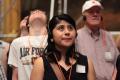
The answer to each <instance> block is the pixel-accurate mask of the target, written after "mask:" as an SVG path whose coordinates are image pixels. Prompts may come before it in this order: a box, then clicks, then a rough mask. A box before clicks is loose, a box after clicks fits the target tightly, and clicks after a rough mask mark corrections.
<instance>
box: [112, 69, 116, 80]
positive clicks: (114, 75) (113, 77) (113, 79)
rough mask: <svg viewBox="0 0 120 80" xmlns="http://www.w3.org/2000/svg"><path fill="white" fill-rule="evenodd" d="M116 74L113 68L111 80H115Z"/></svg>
mask: <svg viewBox="0 0 120 80" xmlns="http://www.w3.org/2000/svg"><path fill="white" fill-rule="evenodd" d="M116 74H117V70H116V68H115V69H114V71H113V75H112V80H115V78H116Z"/></svg>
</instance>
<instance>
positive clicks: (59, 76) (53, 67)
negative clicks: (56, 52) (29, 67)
mask: <svg viewBox="0 0 120 80" xmlns="http://www.w3.org/2000/svg"><path fill="white" fill-rule="evenodd" d="M50 65H51V67H52V69H53V71H54V73H55V75H56V77H57V79H58V80H64V77H63V75H62V73H61V71H60V69H59V67H58V65H57V64H55V63H50Z"/></svg>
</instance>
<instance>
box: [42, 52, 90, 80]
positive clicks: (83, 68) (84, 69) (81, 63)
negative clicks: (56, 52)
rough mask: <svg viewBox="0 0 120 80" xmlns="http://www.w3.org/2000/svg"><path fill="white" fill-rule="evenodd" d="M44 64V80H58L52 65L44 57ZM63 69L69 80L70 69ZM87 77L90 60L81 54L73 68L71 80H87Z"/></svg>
mask: <svg viewBox="0 0 120 80" xmlns="http://www.w3.org/2000/svg"><path fill="white" fill-rule="evenodd" d="M43 62H44V69H45V72H44V79H43V80H58V79H57V76H56V75H55V73H54V71H53V69H52V67H51V65H50V63H49V62H48V60H47V59H46V58H45V57H43ZM61 69H62V72H63V74H64V76H65V77H66V80H67V79H68V75H69V71H70V69H69V70H67V71H66V70H65V69H64V68H63V67H61ZM87 75H88V59H87V57H86V56H84V55H81V54H80V55H79V57H77V58H76V63H75V64H74V65H73V66H72V71H71V76H70V80H87Z"/></svg>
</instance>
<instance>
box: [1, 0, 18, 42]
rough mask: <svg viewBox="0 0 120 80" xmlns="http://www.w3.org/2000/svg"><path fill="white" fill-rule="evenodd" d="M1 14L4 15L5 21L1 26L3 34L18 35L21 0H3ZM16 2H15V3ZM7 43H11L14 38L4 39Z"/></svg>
mask: <svg viewBox="0 0 120 80" xmlns="http://www.w3.org/2000/svg"><path fill="white" fill-rule="evenodd" d="M2 1H3V2H2V5H1V12H2V13H3V15H4V16H3V21H2V25H1V29H2V30H1V31H2V32H1V34H7V35H6V36H9V37H11V36H12V35H11V34H18V30H19V23H20V0H2ZM13 1H14V2H13ZM2 39H4V40H5V41H11V40H12V38H5V37H4V38H2Z"/></svg>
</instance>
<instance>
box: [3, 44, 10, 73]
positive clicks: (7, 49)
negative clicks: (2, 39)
mask: <svg viewBox="0 0 120 80" xmlns="http://www.w3.org/2000/svg"><path fill="white" fill-rule="evenodd" d="M8 51H9V44H8V45H6V46H5V47H4V49H3V55H2V63H3V67H4V70H5V73H6V74H7V61H8V57H7V55H8Z"/></svg>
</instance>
